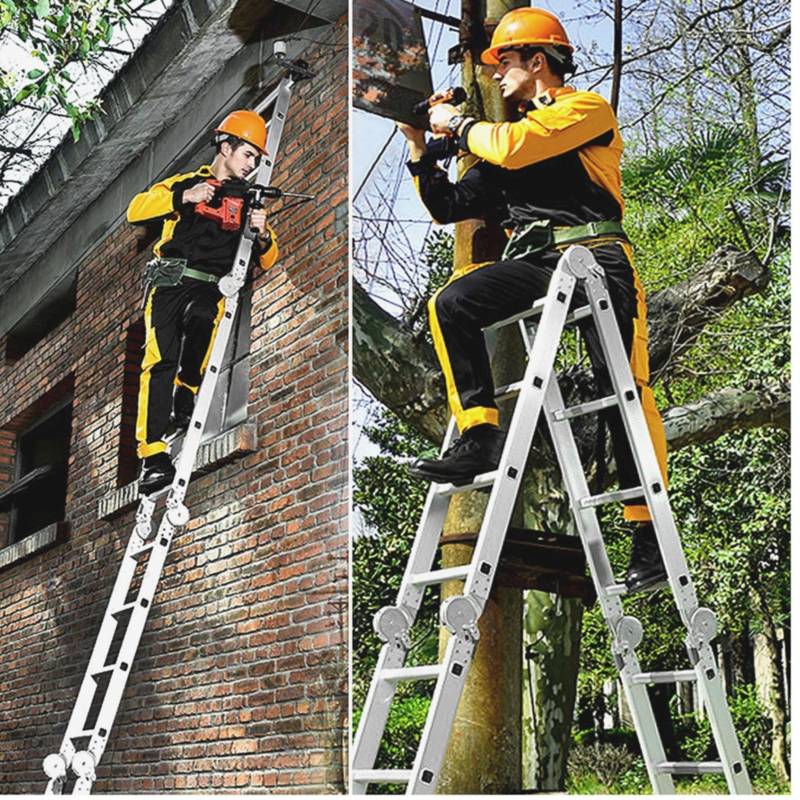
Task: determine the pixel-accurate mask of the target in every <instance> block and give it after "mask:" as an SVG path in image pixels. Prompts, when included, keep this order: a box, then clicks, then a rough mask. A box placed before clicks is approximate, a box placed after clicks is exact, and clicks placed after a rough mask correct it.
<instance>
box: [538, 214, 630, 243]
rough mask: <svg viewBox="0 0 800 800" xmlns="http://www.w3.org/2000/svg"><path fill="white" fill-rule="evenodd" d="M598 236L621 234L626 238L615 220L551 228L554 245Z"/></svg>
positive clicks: (619, 223) (619, 224) (620, 224)
mask: <svg viewBox="0 0 800 800" xmlns="http://www.w3.org/2000/svg"><path fill="white" fill-rule="evenodd" d="M598 236H621V237H623V238H625V239H627V236H625V231H624V229H623V227H622V223H621V222H617V221H616V220H604V221H603V222H589V223H587V224H586V225H574V226H572V227H571V228H553V244H554V245H564V244H572V243H573V242H580V241H584V240H585V239H594V238H597V237H598Z"/></svg>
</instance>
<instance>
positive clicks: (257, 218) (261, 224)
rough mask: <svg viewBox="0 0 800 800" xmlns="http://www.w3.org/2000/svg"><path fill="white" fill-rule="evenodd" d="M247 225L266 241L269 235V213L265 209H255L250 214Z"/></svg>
mask: <svg viewBox="0 0 800 800" xmlns="http://www.w3.org/2000/svg"><path fill="white" fill-rule="evenodd" d="M247 224H248V225H249V226H250V229H251V230H257V231H258V235H259V236H260V237H261V238H262V239H264V238H266V235H267V212H266V211H264V209H263V208H254V209H253V210H252V211H251V212H250V219H249V220H248V222H247Z"/></svg>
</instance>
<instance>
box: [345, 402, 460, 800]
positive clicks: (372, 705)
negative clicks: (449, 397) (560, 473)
mask: <svg viewBox="0 0 800 800" xmlns="http://www.w3.org/2000/svg"><path fill="white" fill-rule="evenodd" d="M454 435H455V418H454V417H451V418H450V422H449V424H448V427H447V431H446V433H445V437H444V441H443V443H442V447H441V450H440V453H444V451H445V450H446V449H447V448H448V447H449V445H450V442H451V441H452V439H453V437H454ZM449 505H450V498H449V497H442V496H441V495H439V494H437V492H436V485H435V484H431V486H430V488H429V489H428V494H427V497H426V499H425V505H424V507H423V511H422V517H421V519H420V524H419V527H418V528H417V532H416V534H415V536H414V543H413V545H412V547H411V553H410V554H409V558H408V561H407V562H406V569H405V573H404V574H403V579H402V582H401V584H400V588H399V590H398V593H397V605H396V606H395V608H397V609H399V610H400V611H401V612H402V614H403V616H404V617H405V620H406V621H407V623H408V627H407V628H406V630H407V629H408V628H410V627H411V625H413V624H414V620H415V619H416V615H417V612H418V611H419V607H420V605H421V603H422V598H423V595H424V591H425V587H424V586H415V585H414V584H413V583H412V582H411V579H412V576H413V575H415V574H418V573H420V572H427V571H428V570H430V568H431V566H432V565H433V560H434V557H435V556H436V551H437V550H438V547H439V538H440V536H441V531H442V526H443V525H444V519H445V516H446V515H447V509H448V507H449ZM378 613H381V612H378ZM406 652H407V642H406V640H405V636H404V632H403V631H398V635H395V636H394V637H392V639H391V640H390V641H387V642H386V643H385V644H384V645H383V647H382V648H381V652H380V655H379V656H378V661H377V663H376V666H375V670H374V672H373V674H372V681H371V682H370V688H369V691H368V693H367V697H366V700H365V702H364V707H363V711H362V713H361V718H360V719H359V723H358V730H357V731H356V735H355V738H354V740H353V756H352V769H353V770H356V769H358V770H362V769H372V768H373V766H374V764H375V759H376V758H377V755H378V749H379V747H380V742H381V739H382V737H383V733H384V730H385V728H386V721H387V719H388V717H389V711H390V709H391V703H392V698H393V697H394V693H395V690H396V688H397V684H396V683H394V682H391V683H390V682H388V681H385V680H383V678H382V677H381V673H382V671H383V670H384V669H395V668H398V667H402V666H403V664H404V663H405V656H406ZM352 783H353V791H354V792H356V793H359V794H361V793H363V792H365V791H366V788H367V783H366V782H361V781H353V782H352ZM357 790H358V791H357Z"/></svg>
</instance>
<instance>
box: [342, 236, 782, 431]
mask: <svg viewBox="0 0 800 800" xmlns="http://www.w3.org/2000/svg"><path fill="white" fill-rule="evenodd" d="M768 280H769V271H768V270H767V269H766V267H764V266H762V265H761V264H759V263H758V261H757V260H756V259H755V258H754V257H753V256H752V255H749V254H745V253H741V252H739V251H736V250H734V249H733V248H723V249H720V250H718V251H717V252H716V253H715V254H714V255H713V256H712V257H711V258H710V259H709V260H708V262H707V263H706V264H704V265H703V266H702V267H700V269H698V270H697V272H696V273H695V274H694V275H693V276H692V277H691V278H689V279H688V280H686V281H684V282H683V283H681V284H678V285H676V286H671V287H669V288H667V289H662V290H661V291H659V292H655V293H654V294H653V295H652V296H651V297H650V299H649V303H648V306H649V311H648V317H649V321H650V363H651V367H652V370H653V375H654V377H658V376H660V375H662V374H663V373H664V372H665V371H667V370H668V369H669V368H670V366H671V365H673V364H674V363H675V362H676V360H677V359H678V358H679V356H680V355H682V354H683V353H684V352H685V351H686V350H687V349H688V348H689V347H691V345H692V344H693V342H694V341H695V340H696V339H697V337H698V336H699V335H700V333H701V332H702V330H703V328H704V327H705V326H706V325H707V324H708V323H709V322H710V321H712V320H713V319H715V318H716V317H717V316H719V315H720V314H721V313H723V312H724V311H725V309H727V308H728V307H729V306H731V305H732V304H733V303H735V302H737V301H738V300H740V299H741V298H743V297H746V296H747V295H749V294H752V293H754V292H757V291H760V290H761V289H762V288H763V287H764V286H766V284H767V282H768ZM353 373H354V375H355V377H356V379H357V380H358V381H359V382H360V383H361V384H363V385H364V387H365V388H366V389H367V390H368V391H369V392H370V393H371V394H372V395H373V396H374V397H375V398H376V399H377V400H378V401H379V402H381V403H383V404H384V405H386V406H388V407H389V408H391V409H392V410H393V411H394V412H395V413H396V414H397V415H398V416H399V417H400V418H401V419H402V420H403V421H404V422H407V423H408V424H410V425H412V426H413V427H414V428H416V429H417V430H419V431H420V432H421V433H423V434H424V435H426V436H428V437H429V438H431V439H432V440H434V441H436V440H439V439H441V437H442V434H443V432H444V427H445V423H446V421H447V411H446V408H445V395H444V381H443V379H442V377H441V372H440V370H439V365H438V363H437V361H436V357H435V355H434V352H433V349H432V348H431V347H430V345H428V344H427V342H425V341H424V340H418V339H415V338H414V337H413V336H412V335H411V333H410V332H409V331H408V330H407V329H406V328H404V327H403V326H402V325H401V324H400V323H399V322H398V321H397V320H396V319H395V318H394V317H392V316H391V314H388V313H387V312H386V311H384V310H383V309H382V308H381V307H380V306H379V305H378V304H377V303H376V302H375V301H374V300H372V298H370V296H369V295H368V294H367V292H366V291H365V290H364V289H363V288H362V287H361V286H360V285H359V284H358V283H357V282H354V284H353Z"/></svg>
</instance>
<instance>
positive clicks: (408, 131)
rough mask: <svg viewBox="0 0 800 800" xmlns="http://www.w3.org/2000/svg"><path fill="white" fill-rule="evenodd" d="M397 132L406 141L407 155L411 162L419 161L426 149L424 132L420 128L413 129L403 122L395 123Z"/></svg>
mask: <svg viewBox="0 0 800 800" xmlns="http://www.w3.org/2000/svg"><path fill="white" fill-rule="evenodd" d="M397 130H399V131H400V133H402V134H403V136H405V137H406V140H407V141H408V154H409V155H410V156H411V160H412V161H419V160H420V159H421V158H422V156H423V155H424V153H425V151H426V150H427V149H428V148H427V146H426V145H425V131H424V130H422V128H415V127H414V126H413V125H408V124H407V123H405V122H398V123H397Z"/></svg>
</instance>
